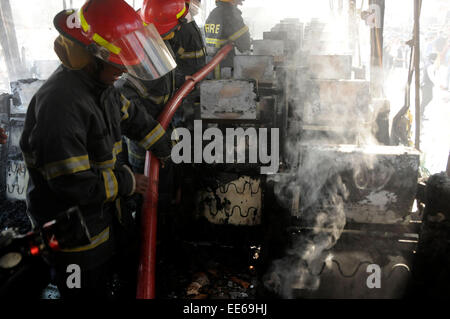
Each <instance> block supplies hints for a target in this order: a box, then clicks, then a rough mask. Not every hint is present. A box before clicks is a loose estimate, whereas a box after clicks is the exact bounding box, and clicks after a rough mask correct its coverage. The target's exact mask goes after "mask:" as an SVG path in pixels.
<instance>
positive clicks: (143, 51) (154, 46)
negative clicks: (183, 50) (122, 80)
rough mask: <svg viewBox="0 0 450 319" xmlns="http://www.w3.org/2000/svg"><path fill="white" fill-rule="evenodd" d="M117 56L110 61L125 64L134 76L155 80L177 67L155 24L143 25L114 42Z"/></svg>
mask: <svg viewBox="0 0 450 319" xmlns="http://www.w3.org/2000/svg"><path fill="white" fill-rule="evenodd" d="M112 44H113V45H114V47H116V48H118V50H116V52H115V53H116V54H115V57H118V58H119V59H120V61H117V62H118V63H117V62H116V61H113V59H111V58H112V56H111V57H110V61H111V62H114V63H116V64H120V65H121V66H123V67H124V68H125V69H126V70H127V72H128V73H130V74H131V75H132V76H135V77H137V78H140V79H142V80H155V79H158V78H160V77H161V76H163V75H165V74H167V73H168V72H170V71H172V70H173V69H175V68H176V66H177V64H176V63H175V60H174V59H173V57H172V55H171V53H170V51H169V49H168V48H167V46H166V45H165V43H164V41H163V40H162V38H161V36H160V35H159V33H158V31H157V30H156V28H155V26H154V25H153V24H149V25H147V26H143V27H142V28H141V29H139V30H136V31H134V32H131V33H129V34H127V35H125V36H123V37H121V38H120V39H119V40H117V41H114V42H113V43H112Z"/></svg>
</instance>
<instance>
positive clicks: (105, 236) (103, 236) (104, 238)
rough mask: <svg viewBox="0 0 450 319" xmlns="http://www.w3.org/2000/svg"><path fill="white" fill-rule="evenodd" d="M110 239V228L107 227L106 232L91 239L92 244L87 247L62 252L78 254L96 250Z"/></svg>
mask: <svg viewBox="0 0 450 319" xmlns="http://www.w3.org/2000/svg"><path fill="white" fill-rule="evenodd" d="M108 239H109V227H107V228H106V229H105V230H104V231H102V232H101V233H100V234H98V235H97V236H94V237H92V238H91V243H90V244H88V245H85V246H80V247H76V248H70V249H61V251H62V252H65V253H78V252H82V251H86V250H90V249H94V248H95V247H97V246H100V245H101V244H103V243H104V242H106V241H107V240H108Z"/></svg>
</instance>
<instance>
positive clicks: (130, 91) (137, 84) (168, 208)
mask: <svg viewBox="0 0 450 319" xmlns="http://www.w3.org/2000/svg"><path fill="white" fill-rule="evenodd" d="M139 13H140V15H141V18H142V20H143V21H144V22H145V23H149V24H153V25H154V26H155V28H156V30H157V32H158V33H159V34H160V36H161V37H162V39H163V40H164V42H165V43H166V45H167V47H168V48H169V49H171V45H170V43H172V44H173V43H175V41H176V39H175V36H176V33H177V32H178V30H179V28H180V25H181V23H182V22H183V19H184V17H185V16H186V15H187V13H188V10H187V7H186V5H185V0H171V1H166V0H146V1H144V3H143V6H142V9H141V10H140V11H139ZM171 54H172V57H173V58H175V54H174V53H173V50H171ZM175 77H176V74H175V70H173V71H171V72H169V73H167V74H166V75H165V76H163V77H161V78H160V79H158V80H156V81H143V80H141V79H138V78H136V77H134V76H132V75H131V74H125V75H124V76H123V77H122V78H121V79H119V80H118V81H117V82H116V83H115V86H116V87H117V88H119V90H120V91H121V92H122V94H124V95H125V96H126V97H127V98H128V99H140V100H141V101H142V103H143V104H144V105H145V107H146V110H147V111H148V112H149V114H151V115H152V117H154V118H157V117H158V116H159V114H160V113H161V111H162V110H163V108H164V105H165V104H167V102H168V101H169V100H170V98H171V97H172V96H173V94H174V93H175V91H176V79H175ZM170 126H171V129H170V130H168V133H167V134H169V136H171V135H172V131H173V127H174V122H173V121H172V123H171V125H170ZM127 145H128V161H129V163H130V165H131V166H132V168H133V171H134V172H136V173H140V174H142V173H143V172H144V166H145V156H146V150H145V149H144V148H142V146H141V145H140V144H139V143H138V142H137V141H135V140H133V139H127ZM159 174H160V175H159V186H158V191H159V196H158V210H159V212H160V214H159V215H158V223H159V225H158V229H159V231H158V234H159V235H160V236H162V237H160V238H161V239H164V238H170V236H171V235H170V233H172V231H171V230H170V229H169V230H168V227H169V228H172V220H173V218H172V217H173V214H174V213H175V212H174V209H173V206H174V204H175V200H174V199H175V196H176V192H177V191H176V189H177V187H178V185H177V184H178V182H177V181H178V180H179V178H178V176H179V170H178V167H177V166H175V165H174V164H173V163H172V162H171V161H169V160H167V161H165V163H164V164H163V165H162V167H161V169H160V172H159ZM142 199H143V198H142V196H139V195H138V196H136V198H135V207H136V212H137V216H138V218H137V219H138V220H140V217H139V216H140V212H141V207H142ZM162 241H165V240H162Z"/></svg>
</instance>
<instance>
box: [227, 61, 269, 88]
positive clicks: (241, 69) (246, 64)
mask: <svg viewBox="0 0 450 319" xmlns="http://www.w3.org/2000/svg"><path fill="white" fill-rule="evenodd" d="M233 77H234V79H238V80H239V79H240V80H249V79H253V80H256V81H257V83H273V82H274V80H275V72H274V58H273V56H267V55H266V56H265V55H238V56H235V57H234V71H233Z"/></svg>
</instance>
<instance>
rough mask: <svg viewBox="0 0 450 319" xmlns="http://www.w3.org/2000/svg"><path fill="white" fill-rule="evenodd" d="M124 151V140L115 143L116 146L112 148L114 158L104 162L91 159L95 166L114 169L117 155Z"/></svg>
mask: <svg viewBox="0 0 450 319" xmlns="http://www.w3.org/2000/svg"><path fill="white" fill-rule="evenodd" d="M121 152H122V141H119V142H116V143H114V147H113V150H112V156H113V158H112V159H110V160H107V161H104V162H95V161H91V165H92V166H93V167H95V168H99V169H108V168H110V169H113V168H114V167H115V166H116V161H117V155H119V154H120V153H121Z"/></svg>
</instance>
